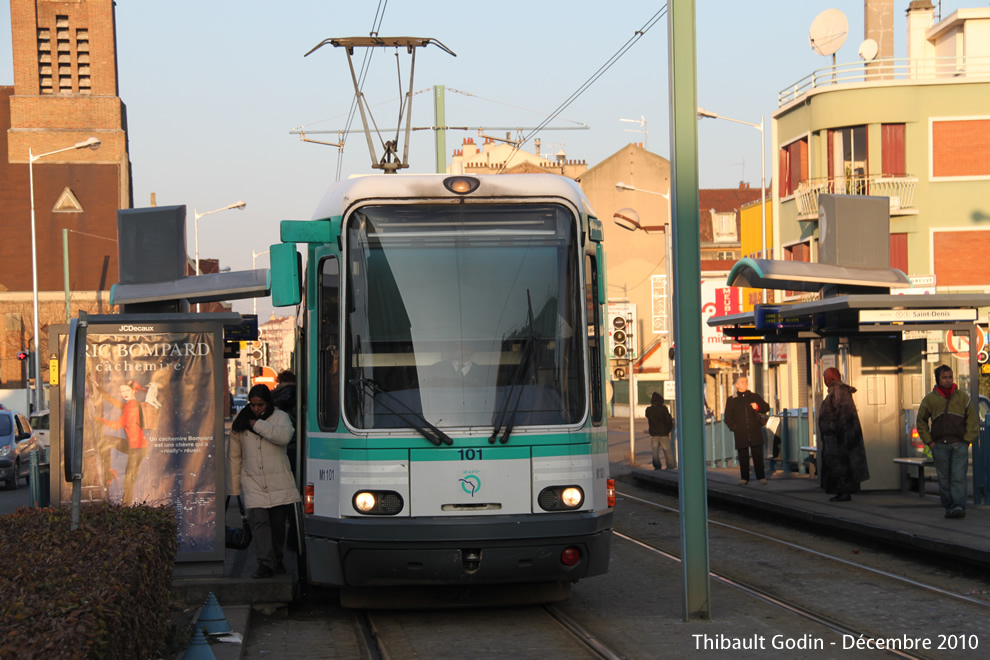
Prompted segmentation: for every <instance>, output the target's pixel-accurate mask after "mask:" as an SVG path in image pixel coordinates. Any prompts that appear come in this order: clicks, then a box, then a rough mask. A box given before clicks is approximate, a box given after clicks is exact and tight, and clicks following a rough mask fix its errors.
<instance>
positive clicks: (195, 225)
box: [193, 200, 247, 312]
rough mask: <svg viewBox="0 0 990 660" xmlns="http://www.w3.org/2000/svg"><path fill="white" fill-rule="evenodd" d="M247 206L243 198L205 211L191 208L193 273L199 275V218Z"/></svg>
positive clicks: (197, 306)
mask: <svg viewBox="0 0 990 660" xmlns="http://www.w3.org/2000/svg"><path fill="white" fill-rule="evenodd" d="M245 206H247V203H245V202H244V201H243V200H241V201H238V202H234V203H233V204H229V205H227V206H225V207H223V208H222V209H213V210H212V211H207V212H205V213H199V212H197V211H196V209H193V231H194V233H195V236H196V272H195V275H199V219H200V218H202V217H203V216H206V215H210V214H211V213H219V212H220V211H229V210H230V209H243V208H244V207H245ZM196 311H197V312H198V311H199V303H196Z"/></svg>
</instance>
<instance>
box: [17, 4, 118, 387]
mask: <svg viewBox="0 0 990 660" xmlns="http://www.w3.org/2000/svg"><path fill="white" fill-rule="evenodd" d="M10 18H11V21H10V22H11V33H12V43H13V63H14V86H13V87H0V231H2V235H3V240H0V263H2V264H3V268H0V358H2V359H3V365H2V366H3V368H2V370H0V371H2V375H0V383H2V384H0V386H5V385H6V382H7V381H8V378H10V373H9V372H10V371H11V370H10V369H8V368H7V366H8V365H7V364H6V362H7V359H6V358H8V357H9V356H8V355H7V354H8V353H9V352H10V351H9V350H8V349H10V350H15V349H16V348H17V347H24V346H26V345H28V344H27V342H28V341H29V340H30V339H31V338H32V336H33V334H34V333H33V330H32V327H31V326H32V323H33V311H32V295H31V292H32V288H33V284H32V267H31V261H32V248H31V203H30V202H31V200H30V194H29V181H28V150H29V149H30V152H31V154H33V155H34V156H38V155H40V154H47V153H49V152H52V151H56V150H59V149H63V148H65V147H71V146H72V145H74V144H76V143H79V142H82V141H84V140H86V139H87V138H89V137H96V138H98V139H99V140H100V141H101V146H100V148H99V149H98V150H96V151H93V150H90V149H73V150H69V151H64V152H62V153H58V154H51V155H48V156H44V157H42V158H38V159H36V160H35V162H34V166H33V170H34V207H35V224H36V232H37V259H38V289H39V304H40V308H39V315H38V316H39V320H40V324H41V345H42V347H43V348H44V345H45V344H46V343H47V330H46V327H47V326H48V325H49V324H50V323H61V322H64V321H65V293H64V292H65V282H64V279H63V265H64V256H65V254H64V251H63V230H65V229H67V230H69V231H68V234H67V236H68V264H69V278H68V279H69V287H68V288H69V291H70V293H71V296H70V297H71V308H72V313H73V315H74V314H75V311H76V310H78V309H80V308H82V309H87V310H89V311H91V312H109V311H111V310H110V309H109V308H108V307H107V305H106V300H107V298H108V296H109V289H110V287H111V286H112V285H113V284H114V283H116V282H117V243H116V239H117V213H116V212H117V209H121V208H130V207H131V205H132V192H131V181H130V160H129V157H128V152H127V132H126V130H127V126H126V112H125V108H124V104H123V103H122V102H121V100H120V98H119V97H118V96H117V53H116V35H115V20H114V2H113V0H73V1H56V0H10ZM11 347H14V348H11ZM44 355H45V357H46V358H47V355H48V353H47V352H45V353H44ZM46 380H47V379H46Z"/></svg>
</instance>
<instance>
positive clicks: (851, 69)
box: [777, 55, 990, 107]
mask: <svg viewBox="0 0 990 660" xmlns="http://www.w3.org/2000/svg"><path fill="white" fill-rule="evenodd" d="M981 77H982V78H986V77H990V56H985V55H984V56H978V57H977V56H972V57H962V56H960V57H955V56H949V57H931V58H924V59H908V58H894V57H891V58H884V59H878V60H873V61H872V62H850V63H848V64H838V65H836V66H834V67H832V66H828V67H824V68H821V69H817V70H816V71H813V72H812V73H811V74H810V75H807V76H805V77H804V78H802V79H801V80H799V81H797V82H796V83H794V84H793V85H790V86H789V87H786V88H784V89H782V90H781V91H780V93H779V94H777V107H783V106H785V105H787V104H788V103H790V102H791V101H794V100H795V99H798V98H800V97H801V96H803V95H805V94H807V93H808V92H810V91H811V90H813V89H817V88H819V87H826V86H829V85H848V84H856V83H859V84H862V83H875V82H876V83H880V82H885V81H900V82H904V81H911V80H935V79H946V80H950V79H965V78H981Z"/></svg>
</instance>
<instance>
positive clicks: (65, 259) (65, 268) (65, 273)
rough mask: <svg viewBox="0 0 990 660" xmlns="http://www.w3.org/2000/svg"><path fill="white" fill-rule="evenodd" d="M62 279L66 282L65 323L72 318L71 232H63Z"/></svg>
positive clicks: (65, 230) (64, 230) (66, 230)
mask: <svg viewBox="0 0 990 660" xmlns="http://www.w3.org/2000/svg"><path fill="white" fill-rule="evenodd" d="M62 279H63V281H64V282H65V322H66V323H68V322H69V319H71V318H72V314H71V312H70V311H69V230H68V229H63V230H62Z"/></svg>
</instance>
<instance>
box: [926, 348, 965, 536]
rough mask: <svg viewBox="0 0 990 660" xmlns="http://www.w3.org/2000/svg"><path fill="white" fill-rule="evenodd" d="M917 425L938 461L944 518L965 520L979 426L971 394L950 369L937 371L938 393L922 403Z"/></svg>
mask: <svg viewBox="0 0 990 660" xmlns="http://www.w3.org/2000/svg"><path fill="white" fill-rule="evenodd" d="M929 424H930V426H929ZM916 425H917V428H918V435H919V436H920V437H921V439H922V441H924V443H925V444H926V445H927V446H928V448H929V449H930V450H931V452H932V458H933V459H935V472H936V473H937V474H938V493H939V496H940V497H941V498H942V506H943V507H944V508H945V517H946V518H965V517H966V471H967V470H968V469H969V445H970V443H972V442H973V441H974V440H976V436H977V434H978V433H979V431H980V423H979V420H978V419H977V416H976V408H975V407H974V406H973V402H972V400H971V399H970V398H969V394H968V393H967V392H965V391H964V390H961V389H959V388H958V387H957V386H956V384H955V383H954V382H953V381H952V367H950V366H949V365H947V364H943V365H942V366H940V367H938V368H937V369H935V389H933V390H932V391H931V392H929V393H928V395H927V396H925V398H924V399H922V401H921V405H920V406H919V407H918V418H917V422H916ZM924 487H925V485H924V484H919V488H924Z"/></svg>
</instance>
